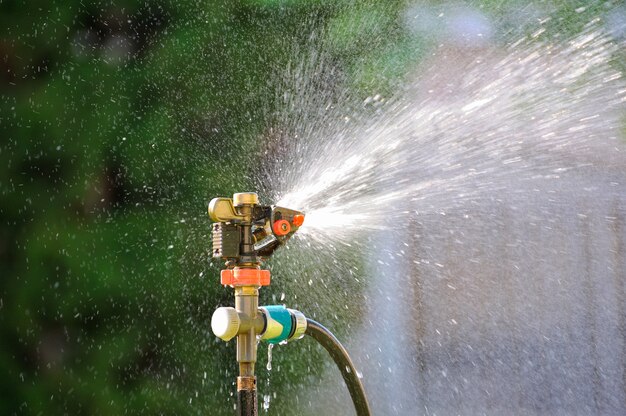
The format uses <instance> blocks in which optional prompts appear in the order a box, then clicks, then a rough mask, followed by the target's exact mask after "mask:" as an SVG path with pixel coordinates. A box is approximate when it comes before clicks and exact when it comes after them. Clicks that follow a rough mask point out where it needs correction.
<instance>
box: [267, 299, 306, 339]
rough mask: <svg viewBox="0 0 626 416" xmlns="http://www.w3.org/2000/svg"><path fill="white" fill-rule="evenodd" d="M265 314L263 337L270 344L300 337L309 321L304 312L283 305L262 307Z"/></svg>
mask: <svg viewBox="0 0 626 416" xmlns="http://www.w3.org/2000/svg"><path fill="white" fill-rule="evenodd" d="M259 310H260V311H261V312H262V313H263V315H264V316H265V331H264V332H263V335H262V336H261V339H262V340H264V341H267V342H269V343H270V344H279V343H281V342H283V341H291V340H296V339H300V338H302V337H303V336H304V333H305V331H306V327H307V323H306V317H305V316H304V315H303V314H302V312H299V311H296V310H295V309H288V308H286V307H285V306H283V305H270V306H263V307H260V308H259Z"/></svg>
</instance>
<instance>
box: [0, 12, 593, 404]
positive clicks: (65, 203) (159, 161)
mask: <svg viewBox="0 0 626 416" xmlns="http://www.w3.org/2000/svg"><path fill="white" fill-rule="evenodd" d="M439 3H440V2H434V4H439ZM492 3H493V4H492ZM557 3H558V4H561V2H557ZM579 3H580V2H579ZM583 3H585V2H582V3H581V4H583ZM408 4H409V3H407V2H404V1H392V2H378V1H374V0H371V1H349V2H336V1H330V0H316V1H297V0H291V1H279V0H266V1H262V0H247V1H244V0H239V1H231V0H222V1H217V0H213V1H195V2H193V1H183V2H179V1H156V2H144V1H131V0H128V1H124V0H118V1H114V2H82V1H70V0H64V1H52V2H51V1H45V2H44V1H38V2H27V3H26V2H20V1H16V0H13V1H2V2H0V90H1V92H2V98H1V99H0V140H1V142H0V220H1V221H0V265H1V269H0V339H1V340H2V349H1V350H0V372H1V373H2V374H3V375H4V376H3V378H2V380H1V381H0V414H7V415H8V414H33V415H36V414H105V415H114V414H199V413H204V414H211V415H219V414H231V413H232V406H233V403H234V399H233V397H232V396H231V393H232V391H233V386H232V382H233V381H234V377H235V375H236V374H235V367H236V366H235V364H234V350H233V345H232V343H230V344H225V343H222V342H221V341H217V340H215V338H214V337H213V336H212V335H211V334H210V333H209V328H208V326H209V325H208V322H209V318H210V315H211V313H212V312H213V310H214V309H215V307H217V306H218V305H221V304H228V303H230V302H231V299H230V297H231V294H230V293H229V292H228V291H227V290H224V289H222V288H221V287H220V286H219V285H218V284H217V267H216V266H212V265H210V264H209V263H208V262H207V260H208V253H207V247H208V241H209V226H208V225H209V224H208V218H207V217H206V215H205V209H206V203H207V201H208V200H209V199H210V198H211V197H213V196H216V195H224V196H225V195H230V194H232V193H233V192H234V191H238V190H246V189H250V187H252V186H253V185H254V179H252V177H251V176H252V173H251V168H250V167H251V166H253V165H254V163H255V160H254V159H253V156H254V155H256V154H257V153H256V152H257V151H258V149H259V148H261V147H262V137H263V133H264V132H265V131H266V130H267V128H268V126H271V125H272V117H273V114H274V112H275V111H277V108H279V107H280V103H279V102H276V98H275V97H276V91H277V89H278V86H279V85H278V84H279V83H280V82H281V79H280V78H279V77H277V76H276V74H277V71H278V72H280V70H281V69H284V68H286V67H287V66H288V63H289V62H290V61H291V60H293V59H298V57H297V56H295V57H294V56H293V51H294V50H296V49H297V48H296V46H298V45H300V46H301V47H302V48H307V47H308V46H307V45H309V44H310V43H309V41H310V38H311V34H312V33H318V36H319V37H320V38H321V39H320V41H319V44H321V45H324V47H325V48H327V50H326V52H328V53H329V55H330V57H331V59H332V62H333V63H334V64H336V65H337V67H338V68H341V70H342V74H343V75H344V78H343V79H341V82H344V81H345V85H344V86H343V87H345V88H351V89H353V90H355V91H360V92H361V93H362V94H363V96H364V97H366V96H367V95H366V94H368V93H379V92H382V93H392V92H393V91H394V90H395V89H396V88H397V87H398V80H401V79H402V77H403V76H404V75H405V74H406V72H407V71H408V70H409V69H410V68H412V67H413V65H414V64H415V63H416V62H417V61H418V60H419V59H420V58H421V57H422V56H423V54H424V51H425V50H427V46H428V45H429V44H432V43H433V42H434V41H433V40H432V39H428V38H425V37H424V36H421V35H419V34H418V35H415V34H411V33H409V31H407V30H406V27H405V25H404V23H403V16H402V11H403V10H405V9H406V7H407V5H408ZM511 4H512V6H511V7H516V6H515V5H516V4H517V3H515V2H512V3H511ZM564 4H565V6H564V7H563V10H564V11H563V13H562V14H560V15H559V16H561V18H562V19H564V20H566V21H567V22H569V23H568V24H569V25H570V26H571V27H572V30H575V29H576V27H578V26H580V24H581V22H583V21H585V20H586V19H588V18H589V16H586V15H581V13H580V12H576V11H572V10H575V9H576V7H574V5H570V4H569V2H565V3H564ZM577 4H578V3H577ZM483 5H484V6H485V7H486V8H487V9H488V10H490V11H492V10H493V13H494V15H496V16H497V13H498V10H499V9H498V8H500V7H502V2H494V1H485V2H483ZM596 6H597V5H596ZM476 7H478V8H482V6H481V4H480V3H477V4H476ZM594 7H595V6H594ZM597 7H600V6H597ZM594 10H595V9H592V12H593V13H596V11H594ZM581 16H582V17H581ZM558 30H561V31H562V30H564V29H563V25H560V26H559V29H558ZM338 82H340V80H339V79H338ZM296 93H297V92H296ZM315 273H319V274H320V275H321V276H323V275H324V273H330V271H329V270H321V271H320V270H318V271H317V272H315ZM315 273H313V274H315ZM341 284H342V283H341V282H333V281H330V280H329V282H328V284H327V283H326V282H325V283H324V287H325V288H330V289H331V292H333V293H336V294H337V295H336V296H338V297H339V298H341V297H342V296H343V295H344V294H345V292H344V291H343V290H345V288H342V287H341ZM329 285H330V286H329ZM285 288H289V286H288V285H283V286H280V285H277V286H276V287H273V288H272V289H271V290H268V291H267V294H266V295H267V296H268V299H269V298H271V297H272V296H274V297H276V296H277V294H279V293H280V292H281V291H283V290H285ZM292 289H293V288H292ZM293 290H295V289H293ZM355 302H356V301H355ZM291 306H294V307H303V308H306V309H307V310H308V311H309V312H310V311H311V310H313V313H315V312H316V311H315V310H314V308H315V302H314V301H312V300H311V299H309V300H308V301H307V300H304V301H301V302H300V304H299V305H291ZM321 314H322V315H323V313H322V312H321ZM322 318H324V316H322ZM328 318H329V319H332V316H328ZM322 320H323V319H322ZM311 348H312V347H311V344H306V343H303V344H301V345H297V346H294V348H292V349H290V351H289V352H287V353H285V355H284V357H283V358H281V359H279V360H281V361H280V362H282V363H283V367H285V368H288V369H286V370H284V371H283V373H282V374H280V375H274V376H273V377H274V378H273V381H272V383H273V385H272V390H273V391H279V392H291V393H295V392H297V386H298V381H299V380H301V374H302V373H309V372H313V373H315V372H316V371H317V372H319V371H320V370H319V368H317V369H316V367H319V366H316V365H313V364H312V363H314V362H315V360H316V359H318V358H319V351H317V350H314V349H313V350H312V349H311ZM316 351H317V352H316ZM316 354H317V355H316ZM297 356H299V357H300V359H299V360H296V357H297ZM302 356H306V357H307V358H306V359H303V358H302ZM260 373H261V374H262V376H266V373H265V371H264V370H263V369H262V368H260ZM261 388H263V386H262V385H261ZM281 403H282V404H281ZM272 406H273V407H274V411H276V412H278V413H280V412H281V411H284V412H285V414H295V413H293V412H290V411H289V410H285V409H289V408H290V406H293V403H292V402H290V399H289V395H288V394H282V393H281V394H278V399H275V400H274V401H273V404H272ZM281 406H282V407H281ZM281 409H283V410H281Z"/></svg>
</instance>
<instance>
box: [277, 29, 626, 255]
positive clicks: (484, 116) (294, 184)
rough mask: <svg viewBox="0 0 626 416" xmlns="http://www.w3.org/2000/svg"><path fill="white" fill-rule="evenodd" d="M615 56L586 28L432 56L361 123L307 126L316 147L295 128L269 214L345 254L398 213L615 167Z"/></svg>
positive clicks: (442, 208) (620, 96)
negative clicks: (275, 207)
mask: <svg viewBox="0 0 626 416" xmlns="http://www.w3.org/2000/svg"><path fill="white" fill-rule="evenodd" d="M618 49H619V45H618V44H616V43H615V42H614V41H613V40H612V39H611V38H610V37H609V36H607V35H606V34H605V33H603V32H602V31H601V30H599V29H597V28H596V26H595V25H590V26H589V27H588V28H587V30H586V31H585V32H583V33H582V34H580V35H578V36H577V37H575V38H573V39H570V40H568V41H564V40H555V41H554V42H536V41H535V40H534V39H532V38H528V39H526V40H521V41H519V42H517V43H515V44H513V45H511V46H508V47H507V48H504V49H498V50H495V49H490V50H482V51H475V50H472V51H470V52H469V53H467V54H466V55H463V53H461V52H458V51H455V50H441V51H439V53H438V55H440V56H437V57H435V58H434V59H433V62H432V63H431V66H432V69H431V70H430V71H425V72H424V73H425V74H426V75H424V76H422V77H420V78H419V79H417V80H416V81H415V82H414V83H413V85H412V86H411V87H410V88H408V89H407V90H406V91H405V92H404V93H403V94H402V95H401V96H398V97H394V98H392V99H389V100H385V99H384V98H382V97H380V96H374V97H368V98H367V99H366V100H364V101H363V102H362V103H361V109H362V111H363V112H364V113H368V112H369V114H370V116H368V117H366V118H365V119H364V118H361V119H357V118H355V117H350V116H349V115H346V114H345V113H344V112H343V111H342V110H344V108H342V106H341V105H338V106H336V107H333V108H330V109H328V111H326V112H325V113H324V114H323V116H322V117H321V120H320V119H313V120H310V121H311V122H312V123H320V124H322V125H330V126H331V127H330V128H328V127H327V128H326V131H324V134H325V136H324V137H319V136H318V135H317V134H316V133H315V129H309V128H308V127H307V126H299V128H298V131H299V134H296V135H295V136H297V138H294V139H293V143H292V144H291V146H293V149H292V151H290V152H287V153H286V154H287V155H288V157H290V158H292V159H293V160H292V161H291V163H285V161H284V160H281V161H280V166H279V167H278V168H277V169H282V167H283V166H284V165H289V166H290V169H289V170H290V172H289V174H288V175H285V174H282V175H273V176H274V177H280V178H283V180H282V181H276V182H275V183H273V187H274V189H273V191H274V192H275V193H276V195H277V196H278V197H279V199H280V201H279V202H278V204H279V205H282V206H288V207H294V208H295V209H301V210H303V211H305V212H306V214H307V217H306V221H305V224H304V226H303V227H302V229H301V231H300V233H299V234H300V237H306V238H309V239H312V240H315V239H318V240H324V241H328V239H333V240H336V241H341V242H345V243H350V242H351V241H353V240H354V233H355V232H358V231H371V230H376V229H383V228H385V227H387V224H385V221H384V220H385V219H386V218H390V217H395V218H400V217H402V215H404V214H405V213H406V211H407V210H408V209H409V208H408V207H410V210H411V211H416V212H418V213H419V214H441V213H445V212H446V211H447V210H450V209H454V208H455V207H459V206H467V204H468V203H472V202H477V203H478V201H480V200H482V199H485V198H487V199H489V198H498V192H500V191H502V190H505V189H511V188H516V187H519V192H520V193H521V192H528V189H529V188H530V189H532V186H524V185H522V184H523V183H532V182H533V181H542V182H546V181H547V182H550V181H552V182H556V181H558V179H559V178H560V177H561V176H562V175H563V174H564V173H565V172H567V171H569V170H573V169H574V170H575V169H586V168H589V167H590V166H591V167H592V166H593V165H594V164H597V163H602V164H605V163H619V159H615V161H612V160H613V156H614V155H612V153H616V154H617V153H620V152H623V151H624V149H623V146H622V143H620V140H618V139H617V137H619V136H621V135H620V131H619V130H620V111H621V110H623V108H624V97H625V96H626V95H625V91H626V89H625V83H624V80H623V77H622V74H621V73H620V72H619V71H618V70H616V69H615V68H614V67H613V66H612V65H611V60H612V58H613V55H614V54H615V53H616V52H617V51H618ZM304 121H305V122H306V120H304ZM300 122H302V120H300ZM306 132H310V133H309V134H308V135H307V134H306ZM288 146H289V144H288ZM555 186H556V185H555Z"/></svg>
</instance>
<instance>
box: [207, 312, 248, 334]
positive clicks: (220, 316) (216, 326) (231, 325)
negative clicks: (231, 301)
mask: <svg viewBox="0 0 626 416" xmlns="http://www.w3.org/2000/svg"><path fill="white" fill-rule="evenodd" d="M240 323H241V321H240V319H239V314H238V313H237V311H236V310H235V308H231V307H222V308H217V309H216V310H215V312H213V317H211V329H212V330H213V333H214V334H215V336H216V337H218V338H221V339H223V340H224V341H230V340H231V339H232V338H233V337H235V336H236V335H237V333H238V332H239V325H240Z"/></svg>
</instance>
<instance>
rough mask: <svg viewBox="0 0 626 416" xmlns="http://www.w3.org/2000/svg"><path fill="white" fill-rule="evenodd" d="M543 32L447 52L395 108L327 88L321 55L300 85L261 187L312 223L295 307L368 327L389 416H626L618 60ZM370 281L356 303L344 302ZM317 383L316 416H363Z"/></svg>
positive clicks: (624, 91) (297, 259)
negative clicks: (351, 290) (320, 415)
mask: <svg viewBox="0 0 626 416" xmlns="http://www.w3.org/2000/svg"><path fill="white" fill-rule="evenodd" d="M543 33H544V31H543V29H542V28H539V29H538V30H537V31H536V32H534V33H533V34H531V35H529V36H527V37H524V38H522V39H520V40H519V41H517V42H513V43H511V44H508V45H505V46H499V47H495V46H481V47H480V48H474V49H470V50H467V49H465V50H463V49H460V48H457V47H455V46H450V45H447V46H445V45H444V46H441V47H439V48H438V49H437V50H436V51H435V53H434V54H433V56H432V57H431V59H430V60H429V62H428V63H426V64H424V65H423V66H422V67H421V68H419V69H417V70H416V73H415V75H414V76H412V77H411V76H410V77H409V80H410V81H409V82H408V84H407V85H408V86H407V87H406V88H405V89H404V90H403V91H402V92H400V93H399V94H397V95H395V96H392V97H384V96H382V95H379V94H376V93H372V94H371V96H369V97H366V98H363V99H358V100H357V99H355V97H354V96H348V95H347V94H346V93H345V91H334V90H330V91H329V90H326V89H324V88H321V89H320V86H322V87H324V86H325V85H327V84H328V85H332V81H331V80H332V78H333V77H334V76H336V74H335V73H334V72H333V69H332V65H330V64H328V62H327V61H326V58H325V57H324V56H323V55H322V54H311V55H310V56H309V59H308V60H303V63H302V64H300V65H299V66H297V67H295V68H293V71H290V72H289V73H288V74H287V77H286V81H285V86H286V87H285V88H284V89H283V95H282V96H281V99H282V100H283V102H284V104H285V108H286V109H287V110H286V111H285V113H284V114H282V115H281V117H282V118H280V117H279V119H280V122H279V124H280V125H281V128H280V129H276V130H273V131H272V136H271V138H270V142H271V144H270V146H269V151H268V152H267V153H268V155H273V156H274V157H271V156H267V157H268V159H269V161H270V162H273V163H269V164H268V165H267V166H269V169H268V171H267V172H266V173H265V175H264V176H263V178H265V179H267V180H266V182H265V183H269V186H268V187H267V189H265V192H266V193H267V194H270V195H272V197H273V200H275V201H278V202H277V204H278V205H282V206H286V207H291V208H296V209H301V210H303V211H305V212H306V220H305V225H304V226H303V227H302V228H301V230H300V231H299V232H298V234H297V235H296V237H297V239H299V240H300V244H298V243H297V242H294V243H293V244H291V245H290V247H288V248H289V250H286V251H282V252H280V253H278V255H277V256H276V261H277V262H278V263H279V264H280V262H284V263H288V264H289V265H290V267H289V270H291V271H284V270H283V271H282V272H283V274H282V276H281V277H282V278H286V279H288V280H293V283H292V284H293V286H294V288H297V289H294V290H293V292H294V293H300V294H302V293H303V292H304V294H305V295H304V296H301V297H299V298H296V297H295V295H294V299H291V298H290V299H287V301H289V302H291V304H292V306H295V307H300V305H298V303H300V304H301V305H302V304H304V306H305V307H304V309H303V311H305V313H313V314H315V313H322V314H326V315H327V316H332V315H333V312H332V311H331V312H328V311H324V309H325V308H324V305H331V309H332V308H335V309H336V308H342V309H345V311H343V313H344V315H342V316H344V318H345V317H346V316H347V317H348V319H347V320H348V321H349V322H351V323H352V322H359V321H360V322H364V323H363V327H362V329H361V331H360V332H359V333H358V334H356V335H354V337H353V338H350V339H347V340H346V342H347V344H348V346H349V349H350V350H351V351H353V353H354V355H355V357H356V360H357V366H358V367H359V368H360V369H362V370H363V373H364V382H365V385H366V388H367V389H368V392H369V394H370V398H371V400H372V402H373V407H374V409H375V410H376V412H377V413H380V414H402V415H403V414H407V415H408V414H457V413H459V412H460V413H472V414H483V413H484V414H487V413H493V414H537V415H539V414H621V413H620V412H622V411H623V409H625V408H626V402H625V401H624V400H625V399H626V398H625V397H624V395H623V383H620V381H619V378H620V370H619V369H620V368H623V365H624V361H623V360H622V359H621V358H619V357H622V356H623V351H624V348H623V345H622V344H620V342H619V341H615V339H616V338H615V337H614V335H610V334H615V331H622V332H618V333H620V334H621V335H622V336H623V316H624V310H623V307H621V306H620V305H622V303H623V302H624V297H623V288H622V283H621V280H623V278H624V275H623V273H624V257H623V256H624V251H623V250H624V244H625V243H624V238H625V236H624V234H623V232H622V231H620V230H623V225H620V224H622V222H621V221H623V219H624V218H626V216H625V212H626V211H624V206H625V205H624V204H625V203H626V202H625V201H626V192H625V188H624V184H625V183H626V176H625V175H626V174H625V172H624V166H626V147H625V146H624V140H623V132H622V131H621V130H622V123H623V114H624V109H625V105H624V102H625V98H626V83H625V81H624V78H623V76H622V74H621V72H620V71H619V70H618V69H617V67H616V66H615V65H614V63H613V59H614V56H615V54H616V53H619V50H620V48H621V47H622V46H623V45H620V44H619V42H617V41H615V40H613V39H612V38H611V36H609V35H608V34H607V33H605V32H604V31H603V30H602V29H600V26H599V24H598V22H597V21H594V22H592V23H590V24H589V25H588V27H587V28H586V29H585V30H584V31H583V32H582V33H580V34H579V35H577V36H575V37H573V38H571V39H563V38H557V39H554V38H550V39H544V38H542V36H543ZM277 149H280V151H277ZM276 155H278V156H276ZM268 178H269V179H268ZM303 242H304V243H305V244H304V246H306V247H305V248H304V249H302V248H301V247H302V246H303V244H302V243H303ZM342 246H344V247H347V249H344V250H342V249H341V247H342ZM345 252H350V253H352V254H353V255H356V256H357V257H358V256H360V258H361V261H360V263H363V262H364V263H365V264H366V266H365V268H366V270H357V268H356V267H355V262H350V261H349V260H348V261H346V260H345V258H343V257H342V256H344V255H345ZM305 253H308V255H307V254H305ZM320 253H321V254H320ZM355 253H357V254H355ZM356 263H357V264H359V261H357V262H356ZM294 270H295V271H294ZM290 273H291V274H292V275H293V276H292V275H290ZM363 275H364V277H365V278H366V280H368V285H367V286H368V287H367V288H366V290H365V295H364V296H363V298H362V299H351V297H350V296H349V295H348V294H347V292H346V291H343V290H341V289H343V288H340V290H337V288H336V284H335V285H334V286H333V278H334V277H338V278H343V279H350V278H353V277H356V276H359V277H358V278H360V277H361V276H363ZM303 276H304V280H303ZM620 276H621V280H620ZM307 281H308V287H307V285H306V282H307ZM318 286H319V287H318ZM303 287H306V288H307V290H306V291H303V290H302V288H303ZM331 288H332V289H331ZM609 288H610V289H609ZM620 288H621V289H620ZM612 290H615V291H616V295H615V296H613V297H612V296H610V294H609V293H608V292H610V291H612ZM289 293H291V291H289ZM582 300H584V301H582ZM364 304H365V306H364ZM355 305H356V306H355ZM315 307H317V309H316V308H315ZM326 309H328V308H326ZM346 311H347V312H346ZM336 316H337V315H335V317H336ZM351 318H354V319H352V320H350V319H351ZM620 322H622V323H621V324H620ZM620 325H621V326H620ZM620 328H621V329H620ZM618 338H619V337H618ZM598 345H601V346H602V348H600V347H599V346H598ZM620 354H621V355H620ZM616 357H617V358H616ZM620 360H621V361H620ZM620 366H621V367H620ZM612 369H614V370H612ZM586 380H591V382H589V383H586V382H585V381H586ZM315 386H316V388H317V389H316V390H313V393H311V394H312V396H315V397H317V396H320V395H325V396H326V397H327V398H328V400H327V401H325V402H324V403H323V404H320V405H319V406H318V407H317V408H316V409H317V411H318V412H334V413H337V414H341V413H345V412H346V411H348V410H347V409H350V407H351V406H350V405H349V400H348V398H347V396H346V395H341V389H340V388H339V389H338V388H337V385H336V384H333V383H329V384H328V386H329V387H328V388H327V389H326V390H325V389H324V387H319V385H318V384H315ZM620 386H621V387H620ZM314 408H315V407H314Z"/></svg>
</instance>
